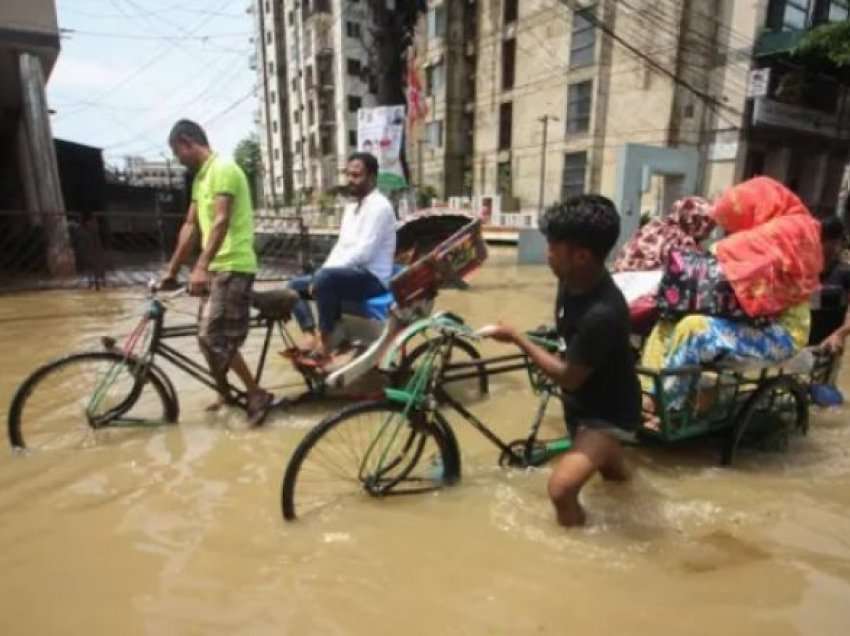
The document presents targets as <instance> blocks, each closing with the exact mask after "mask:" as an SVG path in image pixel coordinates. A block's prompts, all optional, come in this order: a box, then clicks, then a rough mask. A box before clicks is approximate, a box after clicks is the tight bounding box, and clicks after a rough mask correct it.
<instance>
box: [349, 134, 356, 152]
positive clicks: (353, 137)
mask: <svg viewBox="0 0 850 636" xmlns="http://www.w3.org/2000/svg"><path fill="white" fill-rule="evenodd" d="M348 145H349V146H351V147H352V148H357V131H356V130H349V131H348Z"/></svg>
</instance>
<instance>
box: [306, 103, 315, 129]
mask: <svg viewBox="0 0 850 636" xmlns="http://www.w3.org/2000/svg"><path fill="white" fill-rule="evenodd" d="M315 123H316V109H315V108H314V107H313V100H310V101H309V102H307V125H308V126H312V125H313V124H315Z"/></svg>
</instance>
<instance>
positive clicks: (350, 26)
mask: <svg viewBox="0 0 850 636" xmlns="http://www.w3.org/2000/svg"><path fill="white" fill-rule="evenodd" d="M345 34H346V35H347V36H348V37H350V38H359V37H360V24H358V23H357V22H346V23H345Z"/></svg>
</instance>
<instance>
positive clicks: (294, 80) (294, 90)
mask: <svg viewBox="0 0 850 636" xmlns="http://www.w3.org/2000/svg"><path fill="white" fill-rule="evenodd" d="M290 85H291V86H292V92H293V93H295V92H297V91H298V80H296V79H295V78H294V77H293V78H292V82H290Z"/></svg>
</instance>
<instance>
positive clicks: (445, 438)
mask: <svg viewBox="0 0 850 636" xmlns="http://www.w3.org/2000/svg"><path fill="white" fill-rule="evenodd" d="M415 328H419V329H420V330H428V331H430V332H433V334H434V336H433V337H431V338H430V339H428V340H427V341H426V343H425V344H424V345H421V346H420V348H418V351H417V354H416V355H415V356H414V355H408V356H405V355H404V351H403V349H402V348H401V347H399V346H396V347H393V348H392V349H391V350H390V351H388V353H387V354H386V356H385V357H384V360H383V361H382V362H381V368H382V369H384V370H385V371H387V372H397V373H399V375H401V376H402V377H406V378H408V379H407V382H406V383H405V384H404V386H403V387H397V388H388V389H386V390H385V398H384V399H381V400H375V401H368V402H363V403H360V404H356V405H353V406H351V407H349V408H346V409H344V410H342V411H340V412H338V413H335V414H333V415H331V416H329V417H327V418H325V419H324V420H322V421H321V422H320V423H319V424H317V425H316V427H315V428H313V429H311V430H310V431H309V432H308V433H307V435H306V436H305V437H304V439H302V441H301V442H300V443H299V445H298V446H297V447H296V449H295V451H294V452H293V454H292V456H291V458H290V460H289V462H288V464H287V467H286V470H285V473H284V478H283V486H282V489H281V510H282V513H283V517H284V519H286V520H287V521H292V520H294V519H296V518H298V517H303V516H304V515H306V514H308V513H311V512H315V511H317V510H320V509H322V508H325V507H327V506H328V505H330V504H331V503H332V502H335V501H337V500H338V499H340V498H341V497H345V496H346V495H348V494H350V495H358V494H362V493H364V492H365V493H366V494H368V495H370V496H373V497H386V496H390V495H405V494H414V493H423V492H429V491H434V490H438V489H440V488H442V487H444V486H448V485H451V484H454V483H455V482H457V481H458V479H460V474H461V459H460V452H459V448H458V443H457V439H456V437H455V435H454V432H453V430H452V428H451V426H450V425H449V424H448V422H447V421H446V419H445V417H444V416H443V415H442V413H441V412H440V411H441V409H442V408H443V407H449V408H451V409H452V410H454V411H455V412H456V413H457V414H459V415H460V416H461V417H462V418H463V419H464V420H466V421H467V422H469V423H470V424H471V425H472V426H473V427H474V428H475V429H476V430H478V431H479V432H480V433H481V434H482V435H484V437H485V438H487V439H488V440H489V441H490V442H492V443H493V444H494V445H495V446H496V447H497V448H499V450H500V456H499V464H500V465H502V466H512V467H530V466H539V465H542V464H543V463H545V462H547V461H549V460H550V459H551V458H553V457H555V456H556V455H559V454H561V453H564V452H566V451H567V450H569V449H570V447H571V443H570V439H569V437H561V438H557V439H552V440H541V439H538V433H539V430H540V425H541V423H542V421H543V418H544V416H545V413H546V407H547V405H548V403H549V401H550V400H551V398H552V397H559V396H560V391H559V389H558V388H557V387H556V386H555V385H554V384H553V383H552V382H551V381H550V380H549V379H548V378H547V377H546V376H545V375H543V374H542V372H540V370H539V369H537V367H535V366H534V365H532V364H531V363H530V361H529V359H528V357H527V356H526V355H525V354H523V353H516V354H509V355H504V356H499V357H494V358H487V359H481V358H475V359H473V360H470V361H463V362H457V361H456V357H455V355H456V352H457V351H463V352H466V351H468V350H469V349H473V350H476V349H475V348H474V346H473V345H472V342H473V341H476V340H478V339H479V338H478V336H477V335H476V334H475V333H474V332H473V331H472V329H471V328H470V327H468V326H467V325H466V324H464V323H463V321H462V320H461V319H460V318H458V317H457V316H455V315H453V314H439V315H437V316H433V317H431V318H429V319H427V320H426V321H424V322H423V323H421V324H420V325H418V326H417V327H415ZM528 335H529V337H530V338H531V339H532V340H533V341H535V342H537V343H538V344H540V345H541V346H544V347H546V348H547V349H548V350H550V351H557V350H558V349H559V346H560V345H559V341H558V340H557V338H556V336H555V334H553V333H552V332H550V331H548V330H547V331H537V332H530V333H529V334H528ZM401 342H404V340H403V339H401ZM476 351H477V350H476ZM453 358H454V360H453ZM518 370H525V371H526V372H527V373H528V377H529V380H530V383H531V386H532V388H533V390H534V392H535V393H536V394H537V395H538V396H539V399H538V407H537V411H536V414H535V417H534V420H533V421H532V424H531V427H530V430H529V433H528V435H527V436H526V437H524V438H520V439H517V440H513V441H505V440H503V439H501V438H500V437H499V436H498V435H497V434H496V433H494V432H493V431H492V429H490V428H489V427H487V426H486V425H485V424H484V423H483V422H482V421H481V420H480V419H479V418H478V417H476V416H475V415H474V414H473V413H472V412H471V411H469V409H467V408H466V407H465V406H464V405H463V404H461V402H460V401H459V399H458V398H456V397H455V396H453V395H452V394H451V392H450V391H449V390H448V386H449V385H452V384H457V383H460V382H463V381H469V380H473V381H474V382H473V383H472V386H473V389H474V390H475V391H476V392H477V393H479V394H485V393H486V392H487V390H488V386H489V385H488V382H489V378H490V377H491V376H493V375H496V374H500V373H509V372H515V371H518ZM423 459H424V460H426V461H423Z"/></svg>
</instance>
